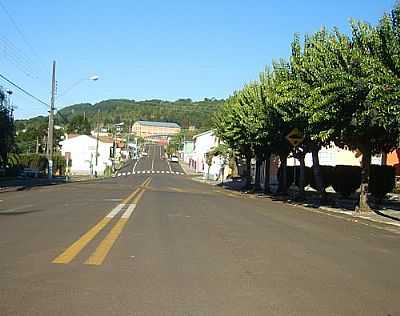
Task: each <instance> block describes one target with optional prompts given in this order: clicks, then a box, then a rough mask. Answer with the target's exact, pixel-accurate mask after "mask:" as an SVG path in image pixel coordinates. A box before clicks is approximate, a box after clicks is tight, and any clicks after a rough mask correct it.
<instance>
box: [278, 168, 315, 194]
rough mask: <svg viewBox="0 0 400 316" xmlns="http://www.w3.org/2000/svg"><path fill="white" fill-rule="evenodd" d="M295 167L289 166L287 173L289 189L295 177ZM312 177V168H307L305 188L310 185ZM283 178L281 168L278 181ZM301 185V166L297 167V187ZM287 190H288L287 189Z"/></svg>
mask: <svg viewBox="0 0 400 316" xmlns="http://www.w3.org/2000/svg"><path fill="white" fill-rule="evenodd" d="M294 168H295V167H294V166H287V167H286V173H287V188H289V187H290V186H291V185H292V183H293V180H294V179H293V177H294ZM311 175H312V171H311V168H309V167H305V176H304V187H306V186H307V185H309V184H310V178H311ZM280 178H281V168H280V167H279V169H278V179H280ZM299 184H300V166H296V185H297V186H299ZM287 188H286V189H287Z"/></svg>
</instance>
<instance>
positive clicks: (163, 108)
mask: <svg viewBox="0 0 400 316" xmlns="http://www.w3.org/2000/svg"><path fill="white" fill-rule="evenodd" d="M223 102H224V100H216V99H214V98H213V99H204V100H203V101H192V100H191V99H179V100H176V101H163V100H157V99H154V100H145V101H135V100H126V99H110V100H105V101H101V102H99V103H96V104H90V103H82V104H75V105H71V106H68V107H65V108H63V109H61V110H60V111H59V113H58V114H57V116H56V118H57V121H58V122H59V124H61V125H64V124H66V123H67V122H68V121H69V120H71V118H72V117H74V116H76V115H83V114H84V115H85V116H86V118H88V120H89V122H90V123H91V125H92V126H93V125H94V124H95V122H96V119H97V113H98V111H99V110H100V121H101V122H102V124H104V125H108V124H113V123H120V122H125V124H129V123H133V122H135V121H137V120H153V121H163V122H176V123H178V124H179V125H181V126H182V127H183V128H188V127H189V126H195V127H196V129H207V128H211V116H212V114H213V113H214V112H215V111H216V110H217V109H218V108H219V107H220V106H221V105H222V104H223Z"/></svg>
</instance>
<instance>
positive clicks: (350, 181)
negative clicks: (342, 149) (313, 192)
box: [332, 165, 361, 197]
mask: <svg viewBox="0 0 400 316" xmlns="http://www.w3.org/2000/svg"><path fill="white" fill-rule="evenodd" d="M333 173H334V175H333V177H332V180H333V181H332V187H333V189H334V190H335V191H336V192H337V193H340V194H341V195H342V196H344V197H348V196H349V195H350V194H352V193H354V192H356V190H357V189H358V188H359V187H360V185H361V167H358V166H343V165H337V166H336V167H334V169H333Z"/></svg>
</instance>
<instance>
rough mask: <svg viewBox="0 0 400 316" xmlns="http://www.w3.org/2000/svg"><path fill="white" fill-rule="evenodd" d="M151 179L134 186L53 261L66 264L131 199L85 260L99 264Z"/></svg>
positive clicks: (87, 262) (92, 263) (88, 262)
mask: <svg viewBox="0 0 400 316" xmlns="http://www.w3.org/2000/svg"><path fill="white" fill-rule="evenodd" d="M150 181H151V177H149V178H147V179H146V180H145V181H144V182H143V183H142V184H141V186H139V187H138V188H136V190H134V191H133V192H132V193H131V194H130V195H129V196H128V197H127V198H126V199H125V200H124V201H123V202H122V203H121V204H119V205H118V206H117V207H115V208H114V209H113V210H112V211H111V212H110V213H109V214H107V215H106V216H105V217H104V218H103V219H101V220H100V221H99V222H98V223H97V224H96V225H95V226H93V227H92V228H91V229H90V230H89V231H87V232H86V233H85V234H84V235H82V236H81V238H79V239H78V240H77V241H75V242H74V243H73V244H72V245H71V246H70V247H68V248H67V249H66V250H65V251H64V252H63V253H62V254H60V255H59V256H58V257H57V258H55V259H54V260H53V263H62V264H67V263H70V262H71V261H72V260H73V259H74V258H75V257H76V256H77V255H78V254H79V253H80V252H81V250H82V249H83V248H85V247H86V245H87V244H88V243H89V242H90V241H91V240H93V238H94V237H96V235H97V234H98V233H99V232H100V231H101V230H102V229H103V228H104V227H106V226H107V224H108V223H109V222H110V221H111V220H112V219H113V218H114V216H115V215H117V214H118V213H119V211H120V210H121V209H122V208H123V207H125V206H126V204H128V203H129V201H131V200H132V199H133V201H132V204H130V205H129V206H128V209H127V210H126V211H125V213H124V214H123V215H122V217H121V218H120V219H119V220H118V222H117V223H116V224H115V226H114V227H113V228H112V229H111V231H110V232H109V234H108V235H107V236H106V237H105V238H104V240H103V241H102V242H101V243H100V245H99V246H98V247H97V249H96V250H95V252H94V253H93V254H92V255H91V256H90V257H89V259H88V260H86V262H85V264H91V265H100V264H102V262H103V261H104V259H105V258H106V256H107V254H108V252H109V251H110V250H111V247H112V246H113V244H114V242H115V241H116V240H117V239H118V236H119V235H120V234H121V232H122V230H123V228H124V226H125V225H126V223H127V221H128V219H129V217H130V215H131V214H132V212H133V211H134V209H135V207H136V204H137V203H138V202H139V200H140V198H141V197H142V195H143V193H144V191H145V188H146V187H147V186H148V185H149V183H150Z"/></svg>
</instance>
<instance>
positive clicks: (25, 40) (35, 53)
mask: <svg viewBox="0 0 400 316" xmlns="http://www.w3.org/2000/svg"><path fill="white" fill-rule="evenodd" d="M0 7H1V8H2V9H3V11H4V12H5V14H6V15H7V17H8V18H9V20H10V21H11V24H12V25H13V26H14V28H15V29H16V31H17V33H18V34H19V35H20V36H21V38H22V40H23V41H24V42H25V45H26V46H28V47H29V49H30V50H31V51H32V53H33V54H34V55H36V58H38V60H39V61H40V62H41V64H42V59H41V58H40V56H39V55H38V53H37V52H36V50H35V49H34V48H33V46H32V45H31V43H30V42H29V41H28V38H27V37H26V36H25V35H24V33H23V32H22V30H21V28H20V27H19V26H18V24H17V22H15V20H14V18H13V17H12V16H11V14H10V12H9V11H8V10H7V8H6V6H5V5H4V3H3V2H2V1H1V0H0Z"/></svg>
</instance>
